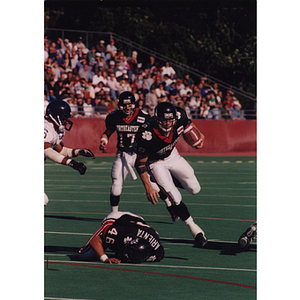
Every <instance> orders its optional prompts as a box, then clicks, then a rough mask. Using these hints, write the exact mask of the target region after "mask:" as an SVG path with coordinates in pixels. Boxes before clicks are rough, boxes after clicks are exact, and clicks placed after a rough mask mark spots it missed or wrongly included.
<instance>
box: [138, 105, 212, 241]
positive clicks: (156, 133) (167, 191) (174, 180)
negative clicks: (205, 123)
mask: <svg viewBox="0 0 300 300" xmlns="http://www.w3.org/2000/svg"><path fill="white" fill-rule="evenodd" d="M186 132H188V133H189V136H188V138H186V139H187V140H188V141H190V142H191V145H192V146H194V147H195V148H196V149H199V148H201V147H202V146H203V143H204V136H203V135H202V134H201V133H200V132H199V130H198V129H197V128H196V127H195V125H194V124H193V123H192V121H191V120H190V119H188V117H187V114H186V112H185V110H184V109H182V108H180V107H177V108H175V106H174V105H173V104H171V103H170V102H161V103H159V104H158V105H157V106H156V108H155V114H154V117H153V118H152V119H150V120H149V121H148V122H146V123H145V124H144V125H142V126H141V127H140V129H139V131H138V133H137V135H136V149H137V153H138V155H137V160H136V169H137V171H138V173H139V175H140V177H141V180H142V182H143V184H144V186H145V189H146V195H147V198H148V200H149V201H150V202H151V203H152V204H154V205H156V203H158V200H157V197H159V196H160V195H162V193H163V194H164V195H165V197H164V199H163V200H164V201H165V203H166V206H167V209H168V211H169V212H170V214H171V215H172V216H173V217H172V219H173V221H175V220H176V218H178V217H177V216H179V217H180V219H181V220H182V221H183V222H184V223H185V224H186V225H187V226H188V228H189V229H190V232H191V234H192V236H193V238H194V239H195V243H196V245H197V246H199V247H203V246H205V244H206V243H207V239H206V238H205V235H204V232H203V230H202V229H201V228H200V227H199V226H198V225H197V224H195V222H194V221H193V218H192V217H191V215H190V213H189V211H188V208H187V207H186V205H185V204H184V203H183V202H182V196H181V193H180V192H179V190H178V189H177V187H180V188H184V189H185V190H186V191H188V192H189V193H190V194H192V195H195V194H198V193H199V192H200V189H201V187H200V184H199V182H198V180H197V178H196V176H195V174H194V170H193V168H192V167H191V166H190V165H189V163H188V162H187V161H186V160H185V159H184V158H183V157H182V156H180V155H179V153H178V151H177V149H176V147H175V145H176V143H177V142H178V140H179V138H180V135H181V134H183V133H186ZM191 133H192V135H191ZM194 136H195V137H194ZM149 174H150V176H149ZM149 177H150V180H149ZM159 193H160V195H159Z"/></svg>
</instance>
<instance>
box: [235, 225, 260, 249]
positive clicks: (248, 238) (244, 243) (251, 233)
mask: <svg viewBox="0 0 300 300" xmlns="http://www.w3.org/2000/svg"><path fill="white" fill-rule="evenodd" d="M256 236H257V223H254V224H253V225H251V226H250V227H249V228H247V230H246V231H245V232H244V233H243V234H242V235H241V236H240V238H239V241H238V244H239V246H240V247H241V248H242V249H247V248H248V247H249V245H250V243H251V242H252V241H253V239H255V238H256Z"/></svg>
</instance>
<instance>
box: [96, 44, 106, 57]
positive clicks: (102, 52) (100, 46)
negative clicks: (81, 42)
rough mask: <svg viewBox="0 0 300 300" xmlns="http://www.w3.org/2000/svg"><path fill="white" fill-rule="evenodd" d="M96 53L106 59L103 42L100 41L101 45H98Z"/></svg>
mask: <svg viewBox="0 0 300 300" xmlns="http://www.w3.org/2000/svg"><path fill="white" fill-rule="evenodd" d="M96 51H97V52H98V53H100V56H101V57H103V58H105V53H106V47H105V42H104V41H103V40H100V42H99V44H97V46H96Z"/></svg>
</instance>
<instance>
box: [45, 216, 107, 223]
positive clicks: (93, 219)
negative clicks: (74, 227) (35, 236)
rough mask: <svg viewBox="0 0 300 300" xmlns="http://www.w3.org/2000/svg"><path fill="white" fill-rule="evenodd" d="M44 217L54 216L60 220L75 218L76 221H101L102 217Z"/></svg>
mask: <svg viewBox="0 0 300 300" xmlns="http://www.w3.org/2000/svg"><path fill="white" fill-rule="evenodd" d="M45 218H54V219H62V220H76V221H93V222H94V221H96V222H100V223H101V222H102V220H103V218H82V217H72V216H53V215H45Z"/></svg>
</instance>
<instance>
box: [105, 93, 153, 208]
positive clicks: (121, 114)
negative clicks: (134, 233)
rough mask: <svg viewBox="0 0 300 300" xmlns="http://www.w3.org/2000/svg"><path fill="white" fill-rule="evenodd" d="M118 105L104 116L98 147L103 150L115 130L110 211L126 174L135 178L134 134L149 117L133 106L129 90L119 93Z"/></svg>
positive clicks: (117, 201) (117, 205)
mask: <svg viewBox="0 0 300 300" xmlns="http://www.w3.org/2000/svg"><path fill="white" fill-rule="evenodd" d="M118 107H119V110H116V111H113V112H112V113H110V114H109V115H108V116H107V117H106V120H105V124H106V130H105V131H104V133H103V134H102V136H101V139H100V147H99V149H100V150H102V151H104V150H105V148H106V145H107V144H108V140H109V137H110V136H111V135H112V134H113V133H114V132H115V131H116V132H117V137H118V142H117V154H116V159H115V161H114V163H113V165H112V170H111V177H112V187H111V192H110V204H111V210H112V211H118V208H119V202H120V195H121V193H122V187H123V184H124V181H125V179H126V177H127V175H128V174H129V175H130V177H131V179H132V180H135V179H136V178H137V177H136V174H135V172H134V170H133V168H134V164H135V160H136V153H135V150H134V141H135V135H136V133H137V131H138V129H139V127H140V126H141V125H142V124H144V123H145V122H146V121H147V120H148V119H149V118H150V115H149V114H148V113H147V112H146V111H143V110H140V109H136V108H135V97H134V95H133V93H131V92H127V91H126V92H123V93H121V94H120V96H119V102H118Z"/></svg>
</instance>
